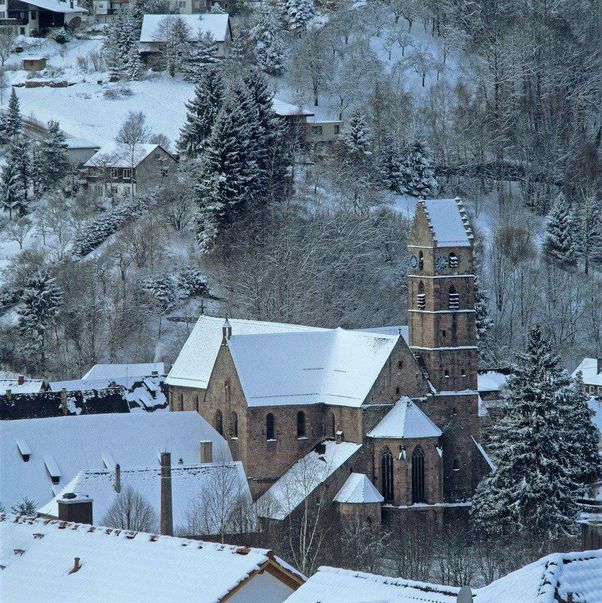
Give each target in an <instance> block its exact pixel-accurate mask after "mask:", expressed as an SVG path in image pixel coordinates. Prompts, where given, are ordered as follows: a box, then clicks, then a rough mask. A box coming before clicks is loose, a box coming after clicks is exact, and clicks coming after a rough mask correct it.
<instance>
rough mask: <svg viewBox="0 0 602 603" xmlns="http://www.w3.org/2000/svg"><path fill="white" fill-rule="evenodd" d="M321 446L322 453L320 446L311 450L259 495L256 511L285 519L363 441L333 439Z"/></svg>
mask: <svg viewBox="0 0 602 603" xmlns="http://www.w3.org/2000/svg"><path fill="white" fill-rule="evenodd" d="M319 446H320V445H318V447H319ZM322 446H324V452H323V453H321V452H317V450H316V448H318V447H316V448H314V450H312V451H311V452H308V453H307V454H306V455H305V456H304V457H302V458H300V459H299V460H298V461H297V462H296V463H295V464H294V465H293V466H292V467H291V468H290V469H289V470H288V471H287V472H286V473H285V474H284V475H283V476H282V477H280V479H278V481H277V482H275V483H274V484H273V485H272V486H271V488H270V489H269V490H268V491H267V492H266V493H265V494H263V495H262V496H261V497H260V498H259V500H258V501H257V514H258V515H259V516H260V517H266V518H269V519H279V520H282V519H285V518H286V517H287V516H288V515H289V514H290V513H292V512H293V511H294V510H295V509H296V508H297V507H298V506H299V505H300V504H301V503H302V502H303V501H304V500H305V499H306V498H307V497H308V496H309V495H310V494H311V493H312V492H313V491H314V490H315V489H316V488H318V486H320V484H322V483H324V481H325V480H326V479H328V478H329V477H330V476H331V475H332V474H333V473H334V472H335V471H336V470H337V469H338V468H339V467H340V466H341V465H343V463H345V462H346V461H348V460H349V459H350V458H351V457H352V456H353V455H354V454H355V453H356V452H357V451H358V450H359V449H360V448H361V444H354V443H352V442H341V443H340V444H337V443H336V442H334V441H332V440H327V441H326V442H324V443H323V444H322Z"/></svg>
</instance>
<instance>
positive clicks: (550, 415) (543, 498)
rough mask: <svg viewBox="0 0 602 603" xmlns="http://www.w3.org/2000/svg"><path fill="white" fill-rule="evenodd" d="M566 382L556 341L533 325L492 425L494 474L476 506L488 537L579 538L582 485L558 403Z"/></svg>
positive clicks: (479, 492)
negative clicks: (502, 412)
mask: <svg viewBox="0 0 602 603" xmlns="http://www.w3.org/2000/svg"><path fill="white" fill-rule="evenodd" d="M568 383H569V379H568V377H567V376H566V375H565V374H564V372H563V371H562V370H561V369H560V360H559V358H558V356H557V355H556V354H555V353H554V352H553V350H552V347H551V345H550V342H549V341H548V340H547V339H546V338H545V337H544V336H543V334H542V332H541V330H540V329H539V327H535V328H534V329H532V330H531V331H530V333H529V341H528V345H527V350H526V352H525V353H521V354H519V355H518V358H517V363H516V364H515V365H514V367H513V373H512V375H511V377H510V378H509V380H508V387H507V390H506V394H505V398H506V401H507V410H506V415H505V416H504V417H503V418H502V419H501V420H500V421H498V422H497V423H496V424H494V427H493V434H492V444H491V448H492V452H493V453H494V458H495V461H496V464H497V466H496V469H495V470H494V471H493V473H492V474H491V475H489V476H487V477H486V478H485V479H484V480H483V481H482V482H481V483H480V484H479V486H478V488H477V491H476V493H475V496H474V497H473V501H472V503H473V507H472V514H473V517H474V519H475V521H476V523H477V526H478V527H479V528H481V529H482V530H483V531H484V532H488V533H494V534H495V533H498V534H499V533H501V534H508V533H512V532H518V533H522V534H525V535H529V536H531V537H537V538H541V539H543V540H549V539H555V538H558V537H560V536H563V535H569V534H574V532H575V527H576V524H575V519H576V515H577V506H576V503H575V496H576V494H577V492H578V485H577V484H576V482H575V480H574V467H572V466H571V461H572V456H570V455H568V454H567V452H568V451H567V449H566V444H565V440H564V437H563V435H564V433H565V432H564V430H565V429H568V428H570V426H566V425H564V418H565V417H564V413H563V406H562V404H560V403H559V402H558V399H557V394H558V392H559V391H560V390H562V389H563V388H564V387H566V386H567V385H568Z"/></svg>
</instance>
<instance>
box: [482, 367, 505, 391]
mask: <svg viewBox="0 0 602 603" xmlns="http://www.w3.org/2000/svg"><path fill="white" fill-rule="evenodd" d="M507 381H508V375H504V373H500V372H498V371H483V372H479V373H478V375H477V383H478V387H477V389H478V390H479V391H480V392H500V391H502V390H503V389H504V387H505V386H506V382H507Z"/></svg>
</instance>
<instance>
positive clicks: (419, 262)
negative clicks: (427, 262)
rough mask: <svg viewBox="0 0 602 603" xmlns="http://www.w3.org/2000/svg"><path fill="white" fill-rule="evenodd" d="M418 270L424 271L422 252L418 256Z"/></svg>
mask: <svg viewBox="0 0 602 603" xmlns="http://www.w3.org/2000/svg"><path fill="white" fill-rule="evenodd" d="M418 270H420V271H422V270H424V253H422V251H421V252H420V253H419V254H418Z"/></svg>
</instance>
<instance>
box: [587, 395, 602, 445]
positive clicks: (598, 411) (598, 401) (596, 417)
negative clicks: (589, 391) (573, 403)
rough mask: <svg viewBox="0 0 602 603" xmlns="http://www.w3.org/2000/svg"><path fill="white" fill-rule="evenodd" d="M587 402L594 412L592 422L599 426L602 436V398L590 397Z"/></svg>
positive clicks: (601, 435)
mask: <svg viewBox="0 0 602 603" xmlns="http://www.w3.org/2000/svg"><path fill="white" fill-rule="evenodd" d="M587 404H588V406H589V407H590V409H591V410H592V411H593V413H594V414H593V416H592V422H593V424H594V425H595V426H596V427H597V428H598V431H599V432H600V438H602V398H590V399H589V400H588V402H587Z"/></svg>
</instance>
